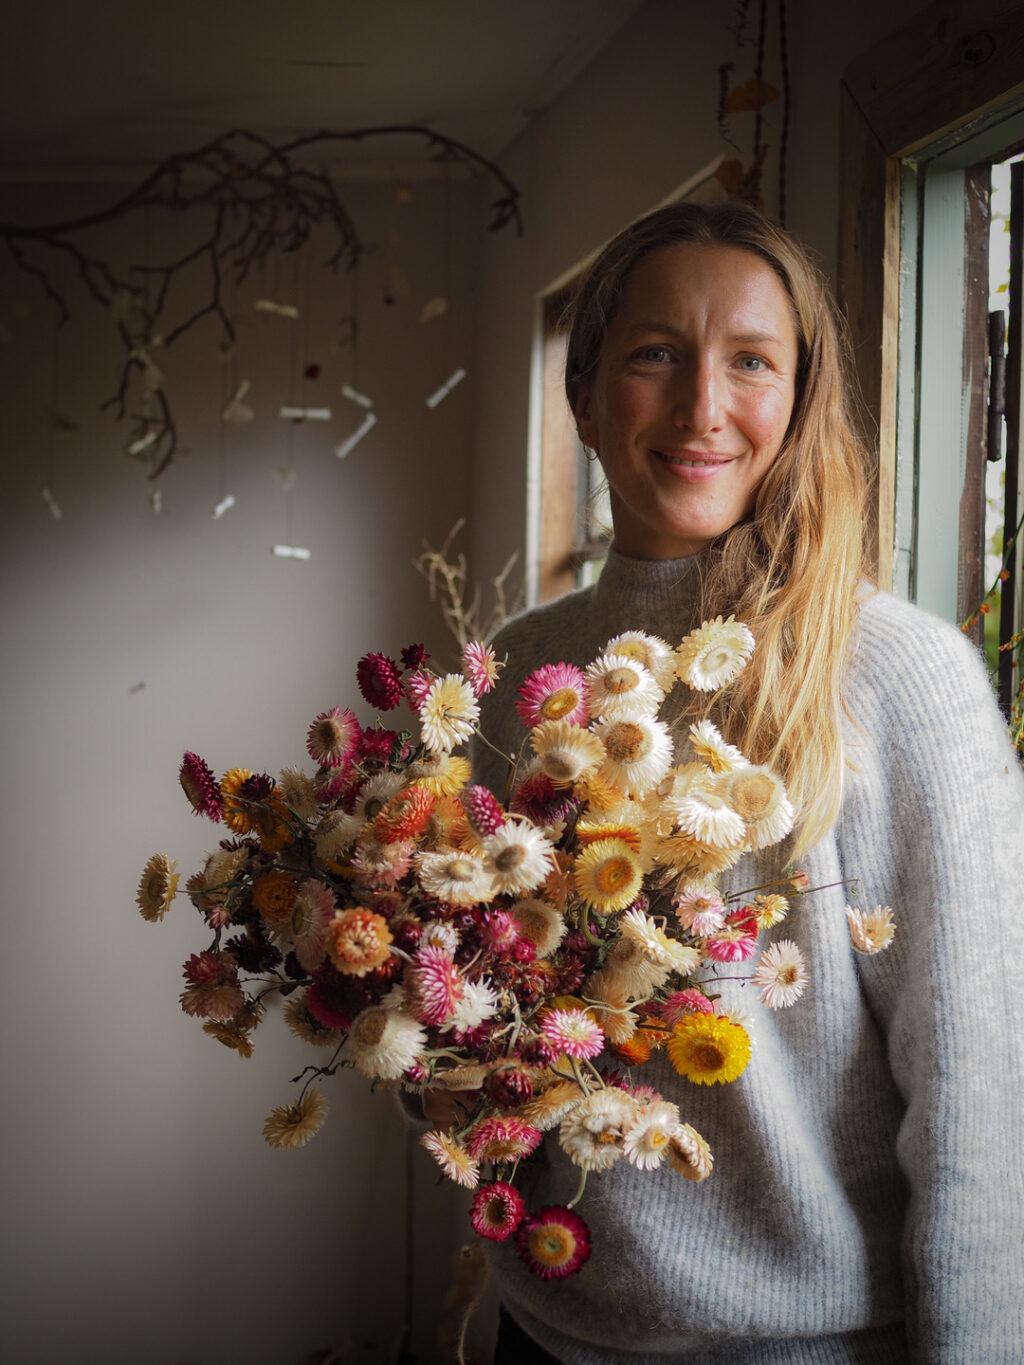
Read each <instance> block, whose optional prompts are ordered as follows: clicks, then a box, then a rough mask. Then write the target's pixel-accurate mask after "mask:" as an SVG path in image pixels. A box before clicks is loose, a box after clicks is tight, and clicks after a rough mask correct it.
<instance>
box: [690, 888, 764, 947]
mask: <svg viewBox="0 0 1024 1365" xmlns="http://www.w3.org/2000/svg"><path fill="white" fill-rule="evenodd" d="M672 909H673V910H674V911H675V912H676V918H677V919H678V920H679V923H680V924H681V925H682V926H683V928H684V929H689V931H690V933H691V934H696V935H697V937H698V938H705V937H706V936H707V935H708V934H713V933H715V931H716V930H718V929H721V927H722V925H723V924H724V923H725V901H724V900H723V899H722V895H721V892H720V891H719V890H718V888H717V887H716V886H712V885H711V884H710V882H686V883H685V884H684V885H683V886H681V887H680V888H679V890H678V891H677V892H676V894H675V895H674V896H673V897H672ZM759 922H760V921H759Z"/></svg>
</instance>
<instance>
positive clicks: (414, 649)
mask: <svg viewBox="0 0 1024 1365" xmlns="http://www.w3.org/2000/svg"><path fill="white" fill-rule="evenodd" d="M429 658H430V655H429V654H428V653H427V651H426V649H424V647H423V645H406V647H405V648H404V649H403V650H402V653H401V659H402V667H403V668H419V667H420V666H421V665H422V664H425V663H426V661H427V660H428V659H429Z"/></svg>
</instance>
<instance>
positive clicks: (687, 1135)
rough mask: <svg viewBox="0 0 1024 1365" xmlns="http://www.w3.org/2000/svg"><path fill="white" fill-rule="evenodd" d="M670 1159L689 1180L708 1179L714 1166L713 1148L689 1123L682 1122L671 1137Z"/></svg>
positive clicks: (674, 1167)
mask: <svg viewBox="0 0 1024 1365" xmlns="http://www.w3.org/2000/svg"><path fill="white" fill-rule="evenodd" d="M668 1159H669V1164H670V1165H671V1167H672V1169H673V1170H674V1171H678V1172H679V1174H680V1175H682V1176H685V1178H686V1179H687V1180H707V1178H708V1176H709V1175H710V1174H711V1171H712V1169H713V1167H714V1164H715V1162H714V1158H713V1157H712V1155H711V1148H710V1147H709V1146H708V1144H707V1143H706V1142H705V1141H704V1139H703V1138H702V1137H701V1135H700V1133H698V1132H697V1130H696V1128H691V1127H690V1125H689V1124H688V1123H681V1124H680V1125H679V1127H678V1128H676V1130H675V1131H674V1132H673V1133H672V1135H671V1137H670V1139H669V1147H668Z"/></svg>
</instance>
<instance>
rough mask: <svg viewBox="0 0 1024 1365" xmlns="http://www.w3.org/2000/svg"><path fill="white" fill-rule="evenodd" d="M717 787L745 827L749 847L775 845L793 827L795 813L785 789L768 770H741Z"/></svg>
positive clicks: (757, 768)
mask: <svg viewBox="0 0 1024 1365" xmlns="http://www.w3.org/2000/svg"><path fill="white" fill-rule="evenodd" d="M716 785H717V788H718V790H719V791H721V792H722V794H723V796H724V797H725V799H726V801H728V803H729V805H730V806H731V807H732V809H733V810H734V811H735V812H736V814H737V815H739V816H740V818H741V819H742V820H743V822H744V824H745V825H746V827H747V837H746V842H747V847H748V848H750V849H755V850H756V849H760V848H767V847H768V846H769V844H777V843H778V842H779V840H780V839H784V838H785V837H786V835H787V834H788V833H789V831H790V830H791V829H792V828H793V821H794V819H795V818H796V812H795V811H794V810H793V806H792V803H791V802H790V800H789V797H788V796H787V795H786V788H785V787H784V786H783V784H782V782H781V781H780V779H779V778H777V777H776V776H775V774H774V773H773V772H772V771H771V770H770V769H769V768H762V767H750V768H740V769H739V770H738V771H737V772H733V773H727V774H723V775H722V776H721V777H720V778H719V779H718V781H717V783H716Z"/></svg>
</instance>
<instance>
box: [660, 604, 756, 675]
mask: <svg viewBox="0 0 1024 1365" xmlns="http://www.w3.org/2000/svg"><path fill="white" fill-rule="evenodd" d="M753 651H754V637H753V635H751V633H750V631H749V630H748V628H747V627H746V626H745V625H744V624H743V623H742V622H741V621H737V620H736V619H735V617H732V616H730V617H729V619H728V620H727V621H723V620H722V618H721V617H720V616H717V617H716V618H715V619H714V620H713V621H705V622H704V624H703V625H702V626H700V627H698V629H697V630H693V631H691V632H690V634H689V635H687V636H686V638H685V639H684V640H683V641H682V642H681V643H680V644H679V646H678V647H677V649H676V673H677V674H678V676H679V677H680V678H681V679H682V681H683V682H685V683H688V684H689V686H690V687H692V688H694V689H695V690H696V691H698V692H715V691H717V690H718V688H720V687H724V686H725V684H726V683H728V682H732V680H733V678H735V677H736V675H737V674H738V673H739V672H740V671H741V670H742V669H743V668H744V666H745V665H746V662H747V660H748V659H749V658H750V656H751V654H752V653H753Z"/></svg>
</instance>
